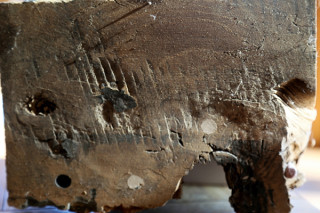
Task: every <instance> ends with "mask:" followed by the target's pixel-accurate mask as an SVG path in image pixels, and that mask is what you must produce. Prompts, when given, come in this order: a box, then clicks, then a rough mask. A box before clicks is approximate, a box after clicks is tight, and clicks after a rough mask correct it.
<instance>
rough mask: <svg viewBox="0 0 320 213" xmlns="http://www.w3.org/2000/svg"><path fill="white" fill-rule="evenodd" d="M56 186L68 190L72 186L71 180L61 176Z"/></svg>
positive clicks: (66, 176) (57, 179)
mask: <svg viewBox="0 0 320 213" xmlns="http://www.w3.org/2000/svg"><path fill="white" fill-rule="evenodd" d="M56 185H57V186H58V187H60V188H64V189H65V188H68V187H69V186H70V185H71V178H70V177H69V176H68V175H59V176H58V177H57V178H56Z"/></svg>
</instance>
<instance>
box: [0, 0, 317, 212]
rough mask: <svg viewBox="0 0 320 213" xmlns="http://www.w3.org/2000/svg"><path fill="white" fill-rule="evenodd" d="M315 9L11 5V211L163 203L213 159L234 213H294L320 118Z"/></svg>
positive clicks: (7, 37) (208, 3) (4, 78)
mask: <svg viewBox="0 0 320 213" xmlns="http://www.w3.org/2000/svg"><path fill="white" fill-rule="evenodd" d="M314 4H315V2H314V1H309V0H291V1H267V0H265V1H250V0H243V1H236V0H234V1H218V0H204V1H202V0H192V1H191V0H188V1H185V0H183V1H182V0H172V1H169V0H162V1H160V0H158V1H149V2H147V1H144V0H141V1H138V0H137V1H133V0H131V1H124V0H117V1H85V0H77V1H74V2H69V3H55V4H49V3H48V4H47V3H39V4H34V3H26V4H21V5H4V4H3V5H0V16H1V17H0V40H1V42H0V51H1V52H0V54H1V58H0V60H1V61H0V63H1V83H2V88H3V98H4V111H5V128H6V143H7V173H8V190H9V194H10V198H9V204H10V205H13V206H16V207H23V206H28V205H38V206H39V205H40V206H41V205H45V204H52V205H56V206H58V207H60V208H68V206H69V207H70V209H71V210H76V211H79V212H81V211H85V210H86V209H87V210H97V211H100V210H105V211H108V210H110V209H113V208H123V209H127V210H128V209H131V210H139V209H143V208H153V207H157V206H161V205H163V204H164V203H165V202H166V201H167V200H169V199H170V198H171V197H172V196H173V194H174V193H175V191H176V189H177V187H178V186H179V183H180V180H181V178H182V177H183V176H184V175H185V174H186V173H187V172H188V170H190V169H191V168H192V166H193V164H194V163H197V162H199V161H206V160H208V159H209V155H210V153H211V154H212V155H213V157H214V159H215V160H216V161H218V163H220V164H222V165H223V166H224V169H225V172H226V177H227V181H228V185H229V187H230V188H231V189H232V196H231V198H230V201H231V204H232V205H233V207H234V209H235V211H236V212H289V211H290V204H289V198H288V192H287V188H288V187H294V186H295V185H296V184H297V183H298V182H299V181H300V179H301V174H298V173H297V171H296V170H295V168H294V166H295V164H296V162H297V159H298V157H299V156H300V154H301V152H302V151H303V149H304V148H305V146H306V143H307V141H308V131H309V129H310V125H311V121H312V119H313V106H314V90H315V72H314V71H315V69H314V68H315V67H314V66H315V42H314V40H315V37H314V36H315V32H314V30H315V28H314V7H315V5H314ZM59 175H66V176H67V177H69V178H70V180H71V185H70V186H69V184H68V182H62V183H61V182H59V179H58V182H59V184H60V186H64V184H66V185H65V188H61V187H57V185H56V182H57V177H59ZM285 176H286V177H285ZM60 177H62V178H63V177H65V176H60ZM288 177H289V178H288ZM290 177H291V178H290Z"/></svg>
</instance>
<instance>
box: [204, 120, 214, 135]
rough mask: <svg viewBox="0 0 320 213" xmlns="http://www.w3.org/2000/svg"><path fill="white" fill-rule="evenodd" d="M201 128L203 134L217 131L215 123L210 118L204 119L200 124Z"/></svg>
mask: <svg viewBox="0 0 320 213" xmlns="http://www.w3.org/2000/svg"><path fill="white" fill-rule="evenodd" d="M201 129H202V131H203V132H204V133H205V134H208V135H209V134H212V133H215V132H216V131H217V124H216V122H214V120H212V119H206V120H204V121H203V122H202V124H201Z"/></svg>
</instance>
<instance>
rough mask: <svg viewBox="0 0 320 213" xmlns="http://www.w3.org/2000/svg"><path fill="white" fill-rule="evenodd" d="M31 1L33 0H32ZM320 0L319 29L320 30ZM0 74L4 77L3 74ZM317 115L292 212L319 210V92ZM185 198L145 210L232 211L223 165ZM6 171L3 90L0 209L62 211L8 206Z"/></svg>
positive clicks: (210, 168)
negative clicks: (302, 177)
mask: <svg viewBox="0 0 320 213" xmlns="http://www.w3.org/2000/svg"><path fill="white" fill-rule="evenodd" d="M8 1H10V2H15V3H19V2H23V0H0V3H1V2H8ZM29 1H32V0H29ZM319 5H320V0H317V32H320V31H319V30H320V10H319ZM319 34H320V33H318V34H317V52H318V53H319V52H320V36H319ZM317 61H318V63H317V65H318V66H317V73H318V78H317V91H320V88H319V87H320V55H319V54H317ZM0 77H1V76H0ZM316 109H317V111H318V116H317V119H316V121H315V122H314V125H313V128H312V134H311V138H310V140H311V141H312V140H313V139H314V141H315V142H316V144H315V147H311V146H310V147H309V148H308V149H307V150H306V152H305V154H304V155H303V156H302V157H301V159H300V162H299V167H298V169H299V170H301V171H302V172H303V173H304V174H305V175H306V179H307V181H306V183H305V184H304V185H303V186H302V187H300V188H298V189H295V190H293V191H291V192H290V195H291V198H290V199H291V203H292V205H293V206H294V208H293V209H292V212H293V213H301V212H308V213H319V212H320V202H319V201H320V92H318V93H317V101H316ZM184 183H185V184H184V187H183V193H182V199H180V200H171V201H169V202H168V203H167V205H166V206H164V207H161V208H157V209H153V210H147V211H143V213H165V212H171V213H180V212H181V213H182V212H184V213H215V212H219V213H231V212H234V211H233V209H232V208H231V206H230V204H229V202H228V199H229V196H230V194H231V191H230V190H229V189H228V187H227V185H226V181H225V179H224V172H223V169H222V167H220V166H218V165H217V164H216V163H215V162H211V163H208V164H206V165H203V164H199V165H196V166H195V167H194V169H193V170H192V171H191V172H190V173H189V175H187V176H186V177H185V178H184ZM7 197H8V192H7V191H6V172H5V142H4V117H3V110H2V95H1V92H0V212H62V211H58V210H57V209H55V208H53V207H48V208H47V209H45V210H44V209H35V208H33V209H27V210H23V211H22V210H17V209H15V208H12V207H9V206H8V205H7Z"/></svg>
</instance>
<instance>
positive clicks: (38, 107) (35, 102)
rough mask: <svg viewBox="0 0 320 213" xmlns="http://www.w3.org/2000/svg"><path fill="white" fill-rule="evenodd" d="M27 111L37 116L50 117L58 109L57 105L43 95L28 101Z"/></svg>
mask: <svg viewBox="0 0 320 213" xmlns="http://www.w3.org/2000/svg"><path fill="white" fill-rule="evenodd" d="M26 104H27V109H28V110H29V111H30V112H32V113H34V114H36V115H39V114H44V115H48V114H49V113H52V112H53V111H54V110H55V109H56V108H57V106H56V104H55V103H54V102H52V101H50V100H49V99H48V98H46V97H44V96H43V95H42V94H37V95H35V96H33V97H29V98H28V99H27V102H26Z"/></svg>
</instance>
